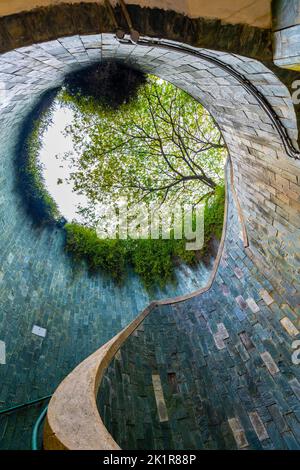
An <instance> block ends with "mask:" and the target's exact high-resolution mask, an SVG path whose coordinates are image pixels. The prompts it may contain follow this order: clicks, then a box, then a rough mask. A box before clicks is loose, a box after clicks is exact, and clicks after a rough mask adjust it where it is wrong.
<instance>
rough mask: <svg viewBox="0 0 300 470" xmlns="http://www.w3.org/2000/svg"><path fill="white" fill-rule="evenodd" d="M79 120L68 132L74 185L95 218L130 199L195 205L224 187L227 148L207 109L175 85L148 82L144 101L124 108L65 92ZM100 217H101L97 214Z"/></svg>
mask: <svg viewBox="0 0 300 470" xmlns="http://www.w3.org/2000/svg"><path fill="white" fill-rule="evenodd" d="M60 99H61V101H62V102H63V103H64V104H67V105H68V106H70V107H72V109H73V111H74V113H75V117H74V120H73V122H72V124H71V125H70V126H69V127H68V128H67V133H68V134H69V135H70V136H71V137H72V139H73V143H74V148H75V152H74V153H73V154H70V153H68V154H66V155H65V156H64V158H65V159H66V160H67V161H68V162H69V163H71V165H72V169H73V171H72V173H71V175H70V178H69V181H70V182H72V183H73V184H74V188H75V191H77V192H80V193H82V194H84V196H85V197H86V198H87V201H88V207H86V208H82V210H81V214H83V215H84V211H86V212H87V213H89V216H91V213H92V209H93V207H94V206H96V205H97V204H99V203H104V204H106V203H107V201H115V200H118V199H119V198H120V197H124V196H125V197H127V199H128V201H129V204H135V203H136V202H137V201H139V200H141V199H142V200H143V201H144V202H150V201H155V202H158V203H159V202H161V201H162V200H164V199H167V200H168V201H169V202H170V201H176V202H183V203H188V202H191V203H196V202H197V201H196V200H195V195H196V194H197V198H198V200H200V199H201V198H203V197H206V195H207V193H208V192H211V191H212V190H214V188H215V186H216V185H218V184H222V181H223V178H224V170H223V166H224V160H225V157H226V153H227V151H226V148H225V145H224V142H223V140H222V136H221V134H220V132H219V129H218V128H217V126H216V125H215V123H214V121H213V119H212V117H211V116H210V115H209V113H208V112H207V111H206V110H205V109H204V108H203V106H202V105H201V104H200V103H198V102H197V101H196V100H194V99H193V98H192V97H190V96H189V95H188V94H187V93H185V92H184V91H182V90H179V89H178V88H176V87H175V86H173V85H172V84H170V83H167V82H165V81H163V80H159V79H157V78H156V77H152V76H148V78H147V83H146V84H145V85H144V86H143V87H141V88H140V89H139V91H138V95H137V99H135V100H132V101H130V102H128V103H125V104H122V105H121V106H119V107H118V108H117V109H111V108H107V107H105V106H101V105H99V104H98V103H97V102H95V100H94V99H92V98H86V97H85V96H80V95H78V96H77V97H76V100H74V99H73V96H70V95H69V94H68V93H67V91H66V90H65V91H64V92H63V93H62V94H61V95H60ZM95 218H96V216H95Z"/></svg>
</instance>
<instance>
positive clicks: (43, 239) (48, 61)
mask: <svg viewBox="0 0 300 470" xmlns="http://www.w3.org/2000/svg"><path fill="white" fill-rule="evenodd" d="M25 42H26V41H25ZM204 52H205V53H206V54H207V55H208V56H210V57H211V58H216V59H218V60H219V61H221V62H222V63H223V64H229V65H230V66H231V67H232V68H233V69H234V70H238V71H239V73H240V74H242V75H243V76H244V77H245V78H247V80H249V81H250V82H251V83H252V84H253V85H254V86H255V87H256V88H257V89H258V90H260V91H261V93H262V94H263V95H264V96H265V97H266V99H267V100H268V102H269V103H270V105H271V106H273V109H274V110H276V112H277V114H278V117H279V119H280V121H281V123H282V124H283V125H284V126H285V128H286V129H287V132H288V134H289V136H290V138H291V139H292V140H293V142H294V145H296V139H297V128H296V119H295V114H294V110H293V106H292V102H291V97H290V94H289V92H288V90H287V88H286V87H285V86H284V85H283V84H282V83H281V82H280V81H279V79H278V78H277V77H276V76H275V75H274V74H273V73H272V72H270V70H268V69H267V68H266V67H265V66H264V65H263V64H261V63H259V62H257V61H256V60H254V59H249V58H245V57H241V56H236V55H231V54H228V53H221V52H212V51H203V53H204ZM105 57H115V58H118V59H120V60H124V61H126V62H128V63H130V64H132V65H134V66H136V67H139V68H141V69H142V70H145V71H146V72H148V73H154V74H156V75H158V76H161V77H163V78H164V79H167V80H170V81H171V82H173V83H174V84H175V85H177V86H180V87H182V88H184V89H186V90H187V91H188V92H189V93H191V94H192V95H193V96H194V97H196V98H197V99H199V100H200V101H201V102H202V103H203V104H204V105H205V106H206V107H207V108H208V109H209V111H210V112H211V113H212V115H213V116H214V117H215V119H216V120H217V122H218V124H219V125H220V128H221V130H222V131H223V133H224V137H225V140H226V142H227V145H228V148H229V151H230V154H231V156H232V161H233V166H234V178H235V185H236V189H237V193H238V195H239V198H240V201H241V206H242V209H243V213H244V218H245V221H246V227H247V230H248V236H249V243H250V247H251V249H252V252H253V253H254V255H255V257H256V259H257V260H258V261H259V262H260V263H261V266H260V269H263V270H264V273H265V275H266V278H267V279H268V281H265V282H266V283H267V282H270V284H266V285H265V287H266V288H267V290H268V291H270V290H271V289H275V291H274V292H275V294H276V296H278V297H276V305H277V304H278V308H279V311H280V312H284V313H285V315H283V316H290V320H291V321H294V323H295V324H296V325H297V321H298V320H297V318H298V317H296V315H297V313H299V310H297V309H299V271H298V270H299V261H300V260H299V257H298V256H297V252H298V251H299V193H300V192H299V180H298V178H299V162H297V161H293V160H292V159H291V158H290V157H289V156H288V155H287V154H286V151H285V147H284V145H283V142H282V139H281V138H280V136H279V134H278V130H277V128H276V126H275V124H274V121H272V120H271V118H270V116H269V115H268V113H266V111H265V110H264V109H262V108H261V107H260V105H259V103H258V101H257V99H256V98H255V96H254V95H253V94H251V93H249V91H248V90H247V89H246V88H245V87H243V86H242V84H241V83H240V82H238V81H237V80H236V78H235V77H233V76H232V74H231V73H230V72H229V70H226V68H224V67H221V66H220V65H217V63H216V62H215V63H213V62H211V61H210V60H208V59H206V60H205V59H203V58H199V57H198V58H197V57H195V56H191V55H189V54H186V53H184V52H182V51H180V50H178V51H176V50H173V49H172V50H169V49H166V48H165V47H157V46H156V45H151V44H150V45H132V44H120V43H118V42H117V41H116V40H115V39H114V38H113V36H112V35H109V34H102V35H90V36H79V35H76V36H73V37H67V38H60V39H58V40H55V41H50V42H47V43H41V44H39V45H34V46H29V47H23V48H21V49H18V50H16V51H12V52H7V53H4V54H2V56H1V57H0V62H1V75H0V79H1V81H2V85H1V86H2V88H3V89H4V91H5V93H4V94H2V96H4V100H3V101H2V102H1V109H0V111H1V116H0V132H1V141H0V142H1V159H0V165H1V166H0V168H1V173H0V175H1V176H0V177H1V207H0V211H1V212H0V219H1V227H2V234H1V238H0V244H1V251H0V254H1V275H0V280H1V283H0V296H1V317H0V321H1V329H0V331H1V337H0V340H2V341H5V343H6V351H7V354H6V362H7V364H6V365H0V374H1V377H0V383H1V386H0V387H1V388H0V400H1V402H2V403H3V404H4V405H5V404H11V403H12V402H21V401H26V400H27V399H29V398H35V396H39V395H44V394H48V393H49V392H51V391H53V389H54V388H55V387H56V386H57V384H58V383H59V382H60V381H61V379H62V378H63V377H64V375H65V374H66V373H67V372H68V371H69V370H71V369H72V368H73V367H74V366H75V364H76V363H78V362H79V361H81V360H82V359H83V358H84V357H86V356H87V355H88V354H89V353H90V352H92V351H93V350H95V349H96V348H97V347H99V346H100V345H101V344H102V343H104V342H106V341H107V340H108V339H109V338H110V337H111V336H112V335H113V334H114V333H116V332H117V331H118V330H119V329H121V327H122V326H125V325H126V324H127V323H128V322H129V321H130V320H131V319H132V318H134V317H135V316H136V314H137V312H138V311H139V310H140V309H142V307H143V306H144V302H147V301H148V300H147V299H146V298H145V297H144V298H141V297H140V295H135V292H137V291H138V294H140V292H139V291H140V288H139V285H138V284H137V281H136V280H135V279H132V283H131V284H130V287H129V286H127V287H125V288H124V291H118V292H116V289H115V288H114V287H113V286H112V285H111V283H110V282H109V281H108V280H107V279H103V278H100V277H99V278H95V279H90V278H88V276H87V273H86V272H85V270H84V269H80V270H79V271H78V272H76V271H74V270H72V268H71V265H70V262H69V260H68V258H67V257H66V256H65V255H64V254H63V251H62V246H63V240H62V233H61V232H59V230H53V229H48V228H44V229H39V230H38V229H36V228H34V226H33V224H32V222H31V221H30V219H28V217H27V216H26V214H25V212H24V209H23V206H22V201H21V200H20V197H19V196H18V194H17V192H16V188H15V178H14V173H13V170H14V167H13V159H14V153H15V151H16V149H17V142H18V137H19V133H20V127H21V125H22V122H23V121H24V119H26V116H27V114H28V112H29V111H30V110H31V109H32V107H33V106H34V104H35V103H36V102H37V100H38V99H39V97H40V96H41V95H42V93H43V92H44V91H45V90H46V89H49V88H51V87H55V86H57V85H59V83H61V81H62V79H63V77H64V75H65V74H66V73H69V72H70V71H71V70H75V69H79V68H82V67H84V66H86V65H88V64H90V63H91V62H93V61H97V60H99V59H100V60H101V58H105ZM240 269H241V268H240ZM239 276H240V271H239V270H237V271H236V274H235V277H233V276H232V278H230V284H231V285H232V286H234V285H235V282H237V281H236V279H235V278H237V279H239ZM237 297H238V296H237ZM266 298H267V297H266ZM242 305H244V304H242ZM280 314H281V313H280ZM34 324H36V325H38V326H41V327H43V328H46V329H47V334H46V337H45V338H44V339H42V338H41V337H39V336H36V335H33V334H32V332H31V330H32V326H33V325H34ZM277 326H278V328H281V326H280V325H277ZM258 329H259V327H258ZM262 334H263V333H262ZM270 347H271V346H270ZM294 383H295V382H294ZM296 411H297V410H296ZM1 419H2V418H1ZM22 420H23V421H24V423H23V429H28V428H29V427H30V425H29V424H28V421H27V422H26V419H25V417H22ZM17 424H20V423H17ZM3 429H4V433H3V434H4V435H3V436H2V439H3V440H2V443H3V444H2V446H3V447H9V446H12V445H13V444H12V442H14V440H15V439H17V438H18V433H22V432H23V430H22V426H19V425H18V426H16V425H15V422H14V418H13V419H11V420H8V421H7V423H4V426H3ZM24 446H25V444H24Z"/></svg>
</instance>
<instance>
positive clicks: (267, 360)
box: [260, 351, 279, 375]
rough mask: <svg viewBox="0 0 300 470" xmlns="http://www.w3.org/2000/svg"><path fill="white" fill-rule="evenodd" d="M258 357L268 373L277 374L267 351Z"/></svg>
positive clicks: (277, 370) (275, 366)
mask: <svg viewBox="0 0 300 470" xmlns="http://www.w3.org/2000/svg"><path fill="white" fill-rule="evenodd" d="M260 357H261V358H262V360H263V361H264V363H265V365H266V367H267V369H268V371H269V372H270V374H271V375H275V374H277V373H278V372H279V369H278V367H277V365H276V363H275V362H274V359H273V358H272V356H271V354H270V353H269V352H268V351H265V352H263V353H261V354H260Z"/></svg>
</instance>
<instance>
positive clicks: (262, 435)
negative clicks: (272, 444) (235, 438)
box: [249, 411, 269, 441]
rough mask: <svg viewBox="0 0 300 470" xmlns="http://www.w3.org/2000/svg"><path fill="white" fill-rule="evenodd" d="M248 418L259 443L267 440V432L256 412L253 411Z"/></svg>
mask: <svg viewBox="0 0 300 470" xmlns="http://www.w3.org/2000/svg"><path fill="white" fill-rule="evenodd" d="M249 418H250V421H251V424H252V426H253V428H254V430H255V432H256V434H257V437H258V439H259V440H260V441H264V440H265V439H269V435H268V432H267V430H266V428H265V426H264V423H263V422H262V420H261V419H260V416H259V414H258V413H256V411H253V412H252V413H249Z"/></svg>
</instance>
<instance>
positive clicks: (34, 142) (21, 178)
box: [16, 92, 60, 224]
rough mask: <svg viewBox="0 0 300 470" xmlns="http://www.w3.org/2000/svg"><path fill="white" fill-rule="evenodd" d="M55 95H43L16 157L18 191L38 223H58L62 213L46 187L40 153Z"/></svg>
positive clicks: (24, 132) (28, 123) (22, 138)
mask: <svg viewBox="0 0 300 470" xmlns="http://www.w3.org/2000/svg"><path fill="white" fill-rule="evenodd" d="M55 95H56V93H53V92H51V93H50V94H47V95H46V96H44V98H43V100H42V101H41V103H40V104H39V105H38V106H37V107H36V108H35V109H34V111H33V112H32V114H31V115H30V116H29V118H28V121H27V127H26V128H25V129H24V130H23V132H22V136H21V139H20V140H21V142H22V145H21V148H20V150H19V152H18V155H17V161H16V168H17V173H18V182H19V190H20V192H21V195H22V199H23V201H24V202H25V204H26V207H27V210H28V211H29V212H30V213H31V214H32V216H33V219H34V221H35V222H36V223H38V224H42V223H47V224H53V223H56V222H57V221H58V220H59V218H60V214H59V211H58V208H57V205H56V203H55V201H54V200H53V198H52V197H51V195H50V194H49V192H48V191H47V190H46V188H45V182H44V179H43V175H42V165H41V163H40V162H39V159H38V158H39V152H40V150H41V147H42V139H43V134H44V132H45V131H46V129H47V127H48V126H49V124H50V123H51V112H52V111H51V103H52V101H53V99H54V96H55Z"/></svg>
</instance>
